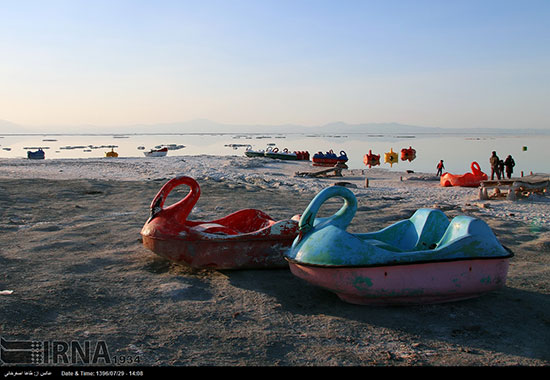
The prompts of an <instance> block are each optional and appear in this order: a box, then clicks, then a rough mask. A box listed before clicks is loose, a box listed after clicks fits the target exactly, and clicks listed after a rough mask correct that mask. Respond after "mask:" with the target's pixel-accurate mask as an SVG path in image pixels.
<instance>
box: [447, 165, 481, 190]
mask: <svg viewBox="0 0 550 380" xmlns="http://www.w3.org/2000/svg"><path fill="white" fill-rule="evenodd" d="M470 168H471V169H472V172H471V173H466V174H462V175H454V174H450V173H443V175H442V176H441V178H440V180H439V183H440V184H441V186H444V187H449V186H463V187H477V186H479V184H480V183H481V181H485V180H486V179H487V178H488V177H487V174H485V173H483V172H482V171H481V168H480V167H479V164H478V163H477V162H475V161H474V162H472V164H471V165H470Z"/></svg>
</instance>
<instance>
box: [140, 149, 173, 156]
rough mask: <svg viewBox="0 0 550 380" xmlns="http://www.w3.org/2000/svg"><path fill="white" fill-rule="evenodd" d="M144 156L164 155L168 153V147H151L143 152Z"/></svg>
mask: <svg viewBox="0 0 550 380" xmlns="http://www.w3.org/2000/svg"><path fill="white" fill-rule="evenodd" d="M143 154H144V155H145V156H146V157H164V156H166V155H167V154H168V148H167V147H164V148H161V149H151V150H150V151H149V152H143Z"/></svg>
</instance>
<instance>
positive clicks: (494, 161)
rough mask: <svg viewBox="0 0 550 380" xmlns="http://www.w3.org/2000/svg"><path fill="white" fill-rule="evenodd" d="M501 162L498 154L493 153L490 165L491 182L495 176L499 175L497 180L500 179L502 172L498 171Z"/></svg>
mask: <svg viewBox="0 0 550 380" xmlns="http://www.w3.org/2000/svg"><path fill="white" fill-rule="evenodd" d="M499 161H500V159H499V158H498V156H497V152H495V151H493V153H492V155H491V157H490V158H489V163H490V164H491V180H493V179H495V174H496V175H497V179H500V171H499V170H498V162H499Z"/></svg>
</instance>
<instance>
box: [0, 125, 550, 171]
mask: <svg viewBox="0 0 550 380" xmlns="http://www.w3.org/2000/svg"><path fill="white" fill-rule="evenodd" d="M549 143H550V135H542V136H533V135H514V136H513V135H500V136H498V135H494V136H493V135H478V136H465V135H418V134H417V135H406V136H404V135H400V136H394V135H372V134H342V135H337V134H334V135H311V134H308V135H306V134H286V135H276V134H273V135H266V134H264V135H258V134H158V135H146V134H135V135H134V134H128V135H38V134H35V135H0V158H26V157H27V150H33V151H34V150H36V149H37V148H38V147H43V148H44V151H45V152H46V159H47V160H50V159H63V158H98V157H105V153H106V152H108V151H110V150H111V148H110V147H111V146H112V147H114V150H115V151H116V152H117V153H118V154H119V157H120V158H122V157H145V156H144V155H143V152H144V151H147V150H149V149H153V148H155V147H159V146H164V145H168V144H175V145H183V146H185V147H184V148H182V149H178V150H170V151H169V152H168V155H169V156H185V155H200V154H210V155H222V156H225V155H228V156H229V155H236V156H243V155H244V151H245V149H246V145H250V146H252V148H253V149H265V148H266V147H268V146H272V147H278V148H279V149H280V150H282V149H284V148H288V150H289V151H295V150H299V151H309V153H310V155H311V156H312V155H313V154H314V153H316V152H319V151H321V152H323V153H324V152H327V151H329V150H331V149H332V150H333V151H334V152H335V153H340V151H344V152H346V153H347V155H348V158H349V161H348V166H349V167H350V168H352V169H367V166H365V164H364V163H363V156H364V155H365V154H366V153H368V152H369V150H372V153H374V154H380V157H381V159H380V161H381V164H380V167H381V168H385V169H388V170H392V171H405V170H412V171H415V172H427V173H431V172H435V171H436V169H435V166H436V164H437V163H438V162H439V160H441V159H442V160H444V163H445V169H446V171H448V172H450V173H455V174H462V173H465V172H469V171H470V164H471V162H472V161H477V162H478V163H479V164H480V166H481V169H482V170H483V171H485V172H486V173H488V172H490V170H489V156H490V154H491V152H492V151H493V150H494V151H496V152H497V154H498V155H499V157H500V158H501V159H505V158H506V156H507V155H508V154H511V155H512V157H513V158H514V159H515V161H516V167H515V168H514V175H517V176H519V175H520V172H521V171H523V172H524V174H525V175H526V174H529V172H530V171H532V172H534V173H550V166H549V164H548V162H549V160H550V149H549V148H550V144H549ZM409 146H410V147H412V148H414V149H415V150H416V159H415V160H413V161H412V162H409V161H401V159H399V162H398V163H397V164H393V165H391V166H390V164H388V163H384V153H385V152H389V151H390V149H393V151H394V152H396V153H398V154H399V157H400V152H401V149H403V148H408V147H409ZM138 148H142V149H138ZM160 159H162V158H160Z"/></svg>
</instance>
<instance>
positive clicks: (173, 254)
mask: <svg viewBox="0 0 550 380" xmlns="http://www.w3.org/2000/svg"><path fill="white" fill-rule="evenodd" d="M179 185H187V186H189V187H190V191H189V193H188V194H187V195H186V196H185V198H183V199H182V200H180V201H179V202H176V203H174V204H172V205H170V206H168V207H164V202H165V201H166V198H167V197H168V194H169V193H170V191H172V190H173V189H174V188H175V187H177V186H179ZM199 197H200V186H199V184H198V183H197V181H195V180H194V179H193V178H191V177H185V176H181V177H176V178H173V179H171V180H170V181H168V182H167V183H166V184H164V186H163V187H162V188H161V189H160V191H159V192H158V194H157V195H156V196H155V198H154V199H153V201H152V203H151V216H150V218H149V219H148V220H147V222H146V223H145V225H144V226H143V228H142V230H141V235H142V240H143V245H144V246H145V247H147V248H148V249H150V250H151V251H153V252H154V253H156V254H158V255H159V256H162V257H164V258H167V259H169V260H171V261H173V262H176V263H178V264H185V265H188V266H190V267H192V268H197V269H203V268H211V269H244V268H278V267H281V268H283V267H288V264H287V262H286V260H285V259H284V256H283V253H284V251H285V250H287V249H288V248H289V247H290V246H291V245H292V241H293V240H294V238H295V237H296V236H297V235H298V220H299V215H296V216H294V217H293V218H291V219H288V220H281V221H275V220H273V219H272V218H271V217H270V216H269V215H267V214H266V213H264V212H262V211H260V210H255V209H243V210H240V211H237V212H234V213H232V214H229V215H227V216H225V217H223V218H220V219H216V220H212V221H191V220H187V217H188V216H189V213H190V212H191V210H192V209H193V207H194V206H195V204H196V203H197V201H198V199H199Z"/></svg>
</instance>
